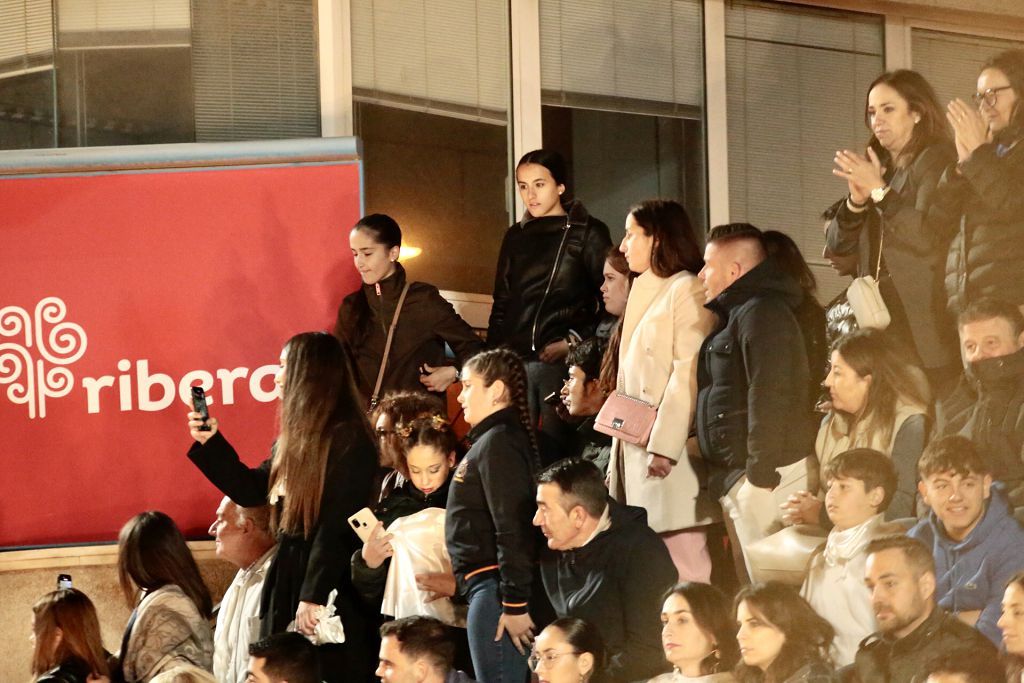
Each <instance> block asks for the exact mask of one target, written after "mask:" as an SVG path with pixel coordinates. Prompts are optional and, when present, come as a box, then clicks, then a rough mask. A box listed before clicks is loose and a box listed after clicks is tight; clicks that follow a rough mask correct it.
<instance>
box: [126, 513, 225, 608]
mask: <svg viewBox="0 0 1024 683" xmlns="http://www.w3.org/2000/svg"><path fill="white" fill-rule="evenodd" d="M117 575H118V579H119V581H120V584H121V592H122V593H124V599H125V602H127V603H128V607H129V608H134V607H135V605H136V603H137V602H138V599H139V591H140V590H141V591H145V592H147V593H148V592H151V591H155V590H157V589H158V588H162V587H163V586H169V585H175V586H177V587H178V588H180V589H181V590H182V592H183V593H185V595H187V596H188V597H189V598H190V599H191V600H192V602H193V603H195V606H196V609H197V610H199V613H200V614H201V615H202V616H203V618H204V619H209V618H210V615H211V614H212V612H213V600H212V599H211V598H210V591H209V590H207V588H206V584H205V583H203V577H202V576H200V575H199V567H198V566H197V565H196V561H195V559H193V557H192V552H191V551H190V550H189V549H188V545H187V544H186V543H185V537H184V536H182V535H181V531H180V530H179V529H178V526H177V525H176V524H175V523H174V520H173V519H171V518H170V517H168V516H167V515H166V514H164V513H163V512H158V511H156V510H150V511H148V512H140V513H139V514H137V515H135V516H134V517H132V518H131V519H130V520H128V522H127V523H126V524H125V525H124V526H123V527H122V528H121V534H120V535H119V536H118V539H117Z"/></svg>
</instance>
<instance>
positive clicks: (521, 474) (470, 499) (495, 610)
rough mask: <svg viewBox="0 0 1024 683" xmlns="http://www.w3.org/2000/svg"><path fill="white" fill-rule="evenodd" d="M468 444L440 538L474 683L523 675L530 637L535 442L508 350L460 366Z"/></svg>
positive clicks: (521, 381) (521, 372)
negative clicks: (461, 601)
mask: <svg viewBox="0 0 1024 683" xmlns="http://www.w3.org/2000/svg"><path fill="white" fill-rule="evenodd" d="M459 403H460V404H461V405H462V409H463V412H464V416H465V419H466V422H468V423H469V425H470V427H471V429H470V431H469V441H470V443H471V444H472V446H471V447H470V449H469V452H468V453H467V454H466V457H465V458H464V459H463V460H462V462H461V463H459V465H458V467H456V469H455V473H454V475H453V476H452V483H451V488H450V489H449V491H448V512H447V519H446V520H445V536H446V539H447V542H448V552H449V554H450V555H451V558H452V568H453V570H454V572H455V577H456V579H457V581H458V587H459V591H460V593H461V594H462V595H463V596H464V597H465V598H466V601H467V602H468V603H469V613H468V615H467V618H466V628H467V635H468V636H469V648H470V653H471V655H472V658H473V668H474V670H475V671H476V677H477V680H479V681H481V683H496V682H500V681H515V682H516V683H518V682H519V681H523V680H525V679H526V674H527V662H526V659H527V656H526V654H527V651H528V650H529V647H530V643H531V641H532V640H533V629H534V623H533V621H532V620H531V619H530V614H529V608H530V589H531V584H532V579H533V571H534V559H535V557H536V532H535V530H534V528H533V526H532V524H531V519H532V518H533V513H534V509H535V505H534V487H533V478H534V473H535V471H536V469H537V439H536V435H535V434H534V432H533V429H532V424H533V423H532V421H531V420H530V410H529V406H528V403H527V388H526V369H525V368H524V367H523V362H522V360H520V358H519V356H518V355H517V354H516V353H515V352H513V351H511V350H509V349H504V348H502V349H493V350H491V351H484V352H483V353H480V354H477V355H476V356H473V357H472V358H470V359H469V360H468V361H467V362H466V364H465V367H464V368H463V371H462V393H460V394H459Z"/></svg>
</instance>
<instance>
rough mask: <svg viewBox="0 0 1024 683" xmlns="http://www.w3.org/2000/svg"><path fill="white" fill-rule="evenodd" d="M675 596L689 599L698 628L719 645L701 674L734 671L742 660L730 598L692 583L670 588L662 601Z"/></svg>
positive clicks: (712, 588) (706, 658)
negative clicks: (740, 658)
mask: <svg viewBox="0 0 1024 683" xmlns="http://www.w3.org/2000/svg"><path fill="white" fill-rule="evenodd" d="M673 595H678V596H679V597H681V598H683V599H684V600H686V602H687V604H689V606H690V614H692V615H693V620H694V621H695V622H696V624H697V628H699V629H700V630H701V631H703V632H704V635H705V636H706V637H707V638H708V639H709V640H710V641H711V642H713V643H714V644H715V650H714V651H713V652H712V653H711V654H709V655H708V656H707V657H705V658H704V660H703V661H702V662H701V663H700V673H701V675H702V676H708V675H710V674H713V673H717V672H719V671H731V670H732V669H733V667H735V666H736V661H737V660H738V659H739V656H740V648H739V645H737V644H736V620H735V619H734V618H733V615H732V611H731V610H730V605H729V598H727V597H726V596H725V593H723V592H722V591H720V590H719V589H718V588H716V587H715V586H712V585H710V584H707V583H696V582H690V581H687V582H684V583H680V584H678V585H676V586H673V587H672V588H670V589H669V590H668V591H667V592H666V593H665V596H664V597H663V598H662V600H661V601H662V602H663V603H664V602H665V600H668V599H669V597H671V596H673Z"/></svg>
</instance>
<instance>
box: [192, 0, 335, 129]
mask: <svg viewBox="0 0 1024 683" xmlns="http://www.w3.org/2000/svg"><path fill="white" fill-rule="evenodd" d="M192 18H193V19H192V21H193V25H192V79H193V84H194V88H195V124H196V140H197V141H199V142H214V141H226V140H261V139H274V138H293V137H317V136H319V135H320V102H319V97H320V95H319V83H318V70H317V53H316V20H315V14H314V11H313V3H311V2H308V0H278V2H273V3H267V2H258V1H255V0H216V1H214V0H192Z"/></svg>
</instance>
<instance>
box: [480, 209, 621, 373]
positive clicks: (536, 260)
mask: <svg viewBox="0 0 1024 683" xmlns="http://www.w3.org/2000/svg"><path fill="white" fill-rule="evenodd" d="M565 208H566V211H567V214H566V215H565V216H547V217H544V218H531V217H530V216H529V214H527V216H526V217H524V218H523V220H521V221H519V222H518V223H516V224H515V225H513V226H512V227H511V228H509V229H508V232H506V233H505V239H504V240H503V241H502V243H501V252H500V254H499V255H498V270H497V273H496V275H495V278H494V305H493V306H492V307H491V318H490V322H489V324H488V326H487V343H488V344H489V345H490V346H492V347H496V346H501V345H507V346H509V347H511V348H512V349H514V350H515V351H516V352H518V353H520V354H522V355H523V356H534V355H535V354H536V353H537V352H539V351H541V349H543V348H544V347H545V346H546V345H547V344H549V343H551V342H553V341H557V340H559V339H564V338H565V337H566V336H567V335H568V334H569V330H575V331H576V332H577V333H579V335H580V336H581V337H584V338H586V337H589V336H591V335H592V334H593V333H594V329H595V327H596V326H597V322H598V320H599V319H600V314H601V292H600V288H601V282H602V280H603V275H602V272H603V270H604V258H605V255H606V254H607V253H608V249H609V247H611V245H612V240H611V237H610V236H609V234H608V226H606V225H605V224H604V223H602V222H601V221H599V220H597V219H596V218H594V217H593V216H591V215H590V214H588V213H587V210H586V208H584V206H583V204H581V203H580V202H579V201H574V202H572V203H571V204H569V205H567V206H566V207H565Z"/></svg>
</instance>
